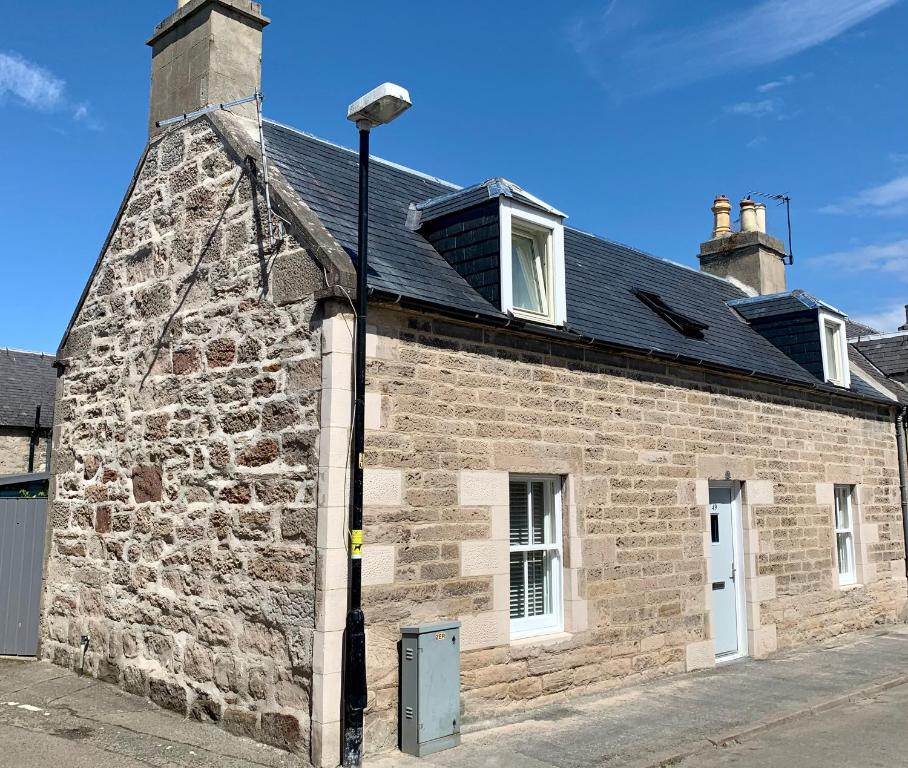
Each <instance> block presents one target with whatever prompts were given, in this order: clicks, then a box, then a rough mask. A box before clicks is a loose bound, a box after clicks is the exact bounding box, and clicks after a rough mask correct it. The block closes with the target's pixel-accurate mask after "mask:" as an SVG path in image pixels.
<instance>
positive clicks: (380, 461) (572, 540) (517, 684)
mask: <svg viewBox="0 0 908 768" xmlns="http://www.w3.org/2000/svg"><path fill="white" fill-rule="evenodd" d="M370 322H372V323H373V328H372V332H371V335H370V339H369V342H370V343H369V350H368V354H369V358H370V360H369V370H368V385H367V386H368V395H367V412H366V417H367V421H368V427H369V429H368V432H367V439H366V467H367V469H366V477H365V488H366V509H365V532H366V533H365V536H366V546H365V549H364V560H363V569H364V574H365V576H364V578H365V582H366V585H367V586H366V587H365V590H364V598H363V602H364V608H365V613H366V619H367V625H368V653H369V676H370V689H369V696H370V709H369V711H368V713H367V719H366V728H367V748H368V750H369V751H381V750H384V749H389V748H393V747H394V745H395V744H396V727H397V726H396V724H397V684H398V681H397V664H398V661H397V652H396V647H395V644H396V642H397V640H398V639H399V628H400V626H402V625H405V624H413V623H417V622H427V621H432V620H435V619H439V618H459V619H460V620H461V621H462V622H463V626H462V629H461V643H462V647H463V649H464V652H463V657H462V662H463V673H462V678H461V685H462V692H463V708H464V713H463V719H464V724H465V727H466V728H469V727H470V725H471V724H476V723H477V722H479V721H482V720H484V719H487V718H490V717H495V716H499V715H501V714H503V713H507V712H513V711H519V710H521V709H525V708H529V707H532V706H535V705H536V704H538V703H541V702H544V701H549V700H552V699H555V698H558V697H561V696H565V695H568V693H578V692H580V693H582V692H592V691H597V690H603V689H607V688H610V687H614V686H618V685H622V684H626V683H629V682H633V681H639V680H644V679H647V678H650V677H653V676H656V675H662V674H666V673H670V672H679V671H684V670H690V669H695V668H698V667H702V666H710V665H712V664H714V663H715V655H714V650H713V642H712V639H711V638H712V633H711V627H710V611H709V605H710V600H711V598H710V588H709V583H710V562H709V554H708V553H709V543H708V538H707V536H708V533H707V532H708V530H709V526H708V510H707V505H708V498H709V481H710V480H723V479H725V478H726V477H729V478H732V479H734V480H738V481H740V482H741V484H742V486H741V487H742V492H741V495H742V500H743V504H742V517H743V525H744V532H743V533H744V536H743V538H744V545H743V551H744V563H743V568H742V570H743V571H744V572H745V574H744V575H745V578H746V585H747V587H746V610H745V613H746V615H747V624H748V632H747V644H748V652H749V653H750V655H753V656H762V655H766V654H768V653H772V652H773V651H775V650H776V649H777V648H778V649H781V648H789V647H793V646H796V645H799V644H802V643H808V642H817V641H819V640H822V639H824V638H827V637H830V636H833V635H837V634H840V633H843V632H847V631H850V630H856V629H860V628H863V627H868V626H872V625H874V624H878V623H887V622H893V621H896V620H898V617H899V612H900V610H901V609H902V607H903V604H904V602H905V589H906V582H905V578H904V561H903V558H904V549H903V545H902V531H901V523H900V514H899V503H898V502H899V500H898V487H897V483H898V480H897V477H898V476H897V465H896V446H895V439H894V427H893V424H892V422H891V417H890V415H889V413H888V409H887V408H885V407H882V408H880V407H875V406H873V405H865V404H861V403H858V402H855V401H853V400H852V401H849V400H845V399H835V398H830V397H823V396H819V395H813V396H812V395H810V394H809V393H793V392H792V391H791V390H785V389H782V388H780V387H777V386H774V385H770V384H766V385H763V384H759V383H754V382H748V381H746V380H743V379H735V378H733V377H726V376H721V375H718V374H712V373H708V372H705V371H703V370H694V369H686V368H682V367H679V366H668V365H666V364H664V363H661V362H658V361H656V360H652V359H634V358H630V357H623V356H621V355H611V354H607V353H605V352H602V351H596V350H593V349H591V348H582V347H578V346H562V345H560V344H558V343H555V342H547V341H544V340H540V339H538V338H530V337H521V336H519V335H516V334H514V333H510V332H507V331H505V330H500V329H494V328H480V327H476V326H471V325H467V324H459V323H453V322H448V321H442V320H440V319H433V318H432V317H431V316H429V315H424V314H419V313H415V312H407V311H404V310H393V309H389V308H376V309H375V310H372V311H371V314H370ZM509 473H544V474H557V475H561V476H563V477H564V478H565V488H564V493H563V530H564V546H563V550H564V561H563V565H564V571H563V573H564V579H563V581H564V600H565V603H564V605H565V631H564V633H562V634H559V635H556V636H553V637H548V638H545V639H541V640H540V639H536V640H533V639H530V640H522V641H513V642H512V641H511V640H510V637H509V617H508V575H507V562H508V560H507V558H508V554H507V548H508V544H507V536H508V534H507V520H508V509H507V504H508V497H507V483H508V476H509ZM834 483H854V484H855V485H856V486H857V487H858V493H859V496H860V503H859V506H860V518H861V522H862V524H861V525H860V526H859V527H858V528H857V529H856V535H857V538H858V546H857V547H856V549H857V553H858V560H859V570H860V576H861V581H862V584H863V586H858V587H855V588H852V589H847V590H843V589H839V588H838V586H837V584H836V576H835V565H834V563H835V560H834V556H835V555H834V543H835V537H834V529H833V524H832V515H833V508H832V504H833V497H832V493H833V491H832V489H833V484H834Z"/></svg>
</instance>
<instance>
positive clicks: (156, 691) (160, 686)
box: [148, 677, 189, 715]
mask: <svg viewBox="0 0 908 768" xmlns="http://www.w3.org/2000/svg"><path fill="white" fill-rule="evenodd" d="M148 698H149V699H151V700H152V701H153V702H154V703H155V704H157V705H158V706H159V707H161V708H163V709H170V710H172V711H174V712H178V713H179V714H181V715H186V714H187V708H188V706H189V697H188V694H187V692H186V688H185V687H183V686H182V685H181V684H180V683H177V682H174V681H172V680H167V679H165V678H159V677H153V678H151V679H150V680H149V681H148Z"/></svg>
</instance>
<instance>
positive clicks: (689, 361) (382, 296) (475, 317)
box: [369, 288, 893, 407]
mask: <svg viewBox="0 0 908 768" xmlns="http://www.w3.org/2000/svg"><path fill="white" fill-rule="evenodd" d="M369 295H370V296H371V297H373V298H375V299H376V300H377V301H380V302H387V303H392V304H398V305H400V306H402V307H408V308H412V309H418V310H423V311H427V312H432V313H434V314H441V315H446V316H450V317H455V318H459V319H462V320H467V321H470V322H474V323H475V322H478V321H481V322H483V323H488V324H490V325H494V326H497V327H499V328H507V327H513V328H514V329H515V330H519V331H523V332H525V333H528V334H531V335H534V336H541V337H543V338H548V339H553V340H556V341H563V342H567V343H569V344H577V345H579V346H585V347H593V348H595V349H602V350H604V351H609V352H614V351H618V352H623V353H627V354H630V355H635V356H638V357H639V356H641V355H643V356H648V357H652V358H656V359H659V360H664V361H666V362H678V363H684V364H686V365H690V366H692V367H699V368H705V369H707V370H709V371H713V372H715V373H723V374H734V375H737V376H742V377H744V378H752V379H756V380H757V381H764V382H769V383H772V384H782V385H785V386H788V387H793V388H795V389H799V390H803V391H807V392H816V393H818V394H826V395H830V396H834V397H841V398H845V399H847V400H855V401H857V402H861V403H873V404H875V405H886V406H889V407H891V406H892V405H893V403H892V401H891V400H886V399H883V398H879V399H877V398H872V397H870V396H869V395H859V394H856V393H854V392H851V391H849V390H846V389H839V388H837V387H836V388H833V387H829V386H827V385H824V384H820V383H819V382H817V383H816V384H810V383H808V382H804V381H797V380H796V379H790V378H788V377H786V376H772V375H771V374H767V373H760V372H757V371H747V370H745V369H739V368H732V367H731V366H723V365H719V364H718V363H713V362H710V361H707V360H703V359H698V358H696V357H687V356H685V355H680V354H677V353H670V352H663V351H661V350H657V349H653V348H651V349H649V350H648V351H642V350H641V349H639V348H636V347H631V346H628V345H624V344H618V343H616V342H607V341H602V340H600V339H595V338H592V337H585V336H583V335H582V334H580V333H577V332H576V331H572V330H570V329H569V327H568V330H567V331H563V330H560V329H557V328H547V327H545V326H540V325H536V324H535V323H532V322H527V321H523V320H521V319H519V318H516V317H509V316H506V315H493V314H485V313H482V312H468V311H465V310H461V309H455V308H452V307H445V308H444V309H440V308H439V307H438V305H437V304H433V303H432V302H429V301H423V300H421V299H413V298H408V297H406V296H403V297H402V296H401V294H399V293H396V292H393V291H384V290H382V289H379V288H370V289H369ZM566 327H567V326H566ZM587 338H589V339H590V340H589V341H586V339H587Z"/></svg>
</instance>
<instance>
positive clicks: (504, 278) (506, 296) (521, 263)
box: [499, 195, 567, 325]
mask: <svg viewBox="0 0 908 768" xmlns="http://www.w3.org/2000/svg"><path fill="white" fill-rule="evenodd" d="M499 206H500V208H499V227H500V242H501V250H500V258H501V266H500V269H501V311H502V312H507V313H510V314H513V315H514V316H515V317H519V318H522V319H524V320H531V321H533V322H537V323H546V324H548V325H563V324H564V323H565V320H566V319H567V301H566V295H565V294H566V292H565V277H564V223H563V221H564V215H563V214H561V213H559V212H557V211H554V209H552V210H551V211H545V210H541V209H539V208H536V207H530V206H528V205H525V204H523V203H520V202H518V201H516V200H515V199H513V198H509V197H505V196H503V195H502V196H501V197H500V198H499Z"/></svg>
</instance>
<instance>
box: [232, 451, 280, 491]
mask: <svg viewBox="0 0 908 768" xmlns="http://www.w3.org/2000/svg"><path fill="white" fill-rule="evenodd" d="M279 453H280V449H279V448H278V444H277V440H273V439H271V438H268V439H266V440H259V441H257V442H255V443H253V444H252V445H250V446H249V447H247V448H244V449H243V450H242V451H240V453H239V454H238V455H237V457H236V462H237V464H242V465H243V466H246V467H261V466H264V465H265V464H270V463H271V462H272V461H275V460H276V459H277V457H278V455H279ZM247 501H248V499H247Z"/></svg>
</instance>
